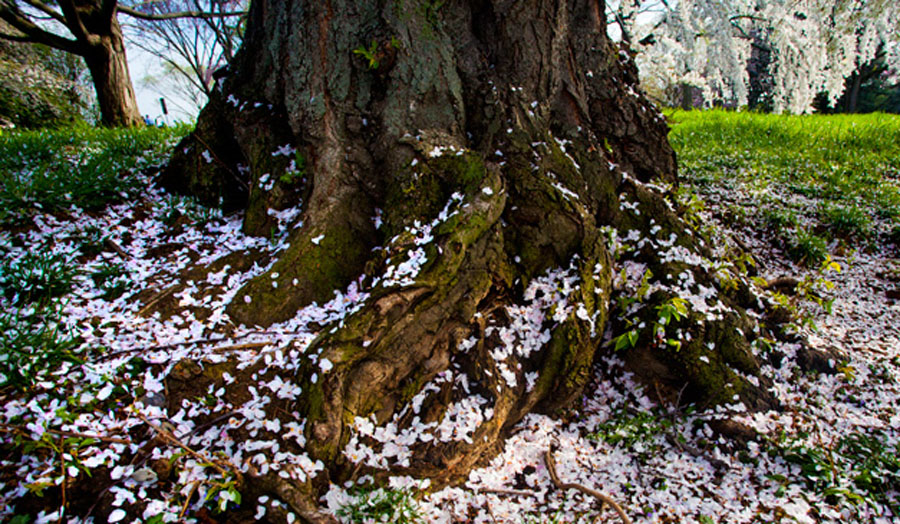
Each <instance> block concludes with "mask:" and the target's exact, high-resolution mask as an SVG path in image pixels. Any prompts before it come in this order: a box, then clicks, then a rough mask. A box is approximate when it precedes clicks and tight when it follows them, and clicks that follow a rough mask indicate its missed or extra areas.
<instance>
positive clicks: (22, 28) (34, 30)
mask: <svg viewBox="0 0 900 524" xmlns="http://www.w3.org/2000/svg"><path fill="white" fill-rule="evenodd" d="M0 19H3V20H4V21H6V23H8V24H9V25H11V26H13V28H14V29H16V30H18V31H19V32H21V33H22V36H21V37H18V36H15V35H5V36H4V38H6V39H7V40H15V41H18V42H32V43H38V44H44V45H46V46H50V47H53V48H55V49H59V50H62V51H65V52H67V53H72V54H75V55H81V54H83V50H82V47H81V45H80V43H79V42H77V41H75V40H69V39H68V38H63V37H61V36H59V35H57V34H54V33H51V32H49V31H45V30H43V29H41V28H40V27H38V26H37V25H36V24H35V23H34V22H32V21H31V20H29V19H28V18H26V17H25V15H23V14H22V12H21V11H19V10H18V8H16V7H15V4H12V3H10V2H3V3H2V4H0ZM9 37H12V38H9Z"/></svg>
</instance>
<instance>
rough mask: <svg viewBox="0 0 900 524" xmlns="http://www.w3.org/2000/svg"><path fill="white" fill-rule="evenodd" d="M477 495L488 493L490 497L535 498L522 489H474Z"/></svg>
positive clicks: (532, 493)
mask: <svg viewBox="0 0 900 524" xmlns="http://www.w3.org/2000/svg"><path fill="white" fill-rule="evenodd" d="M475 491H476V492H477V493H489V494H491V495H512V496H519V497H537V496H538V494H537V493H535V492H534V491H525V490H524V489H499V488H475Z"/></svg>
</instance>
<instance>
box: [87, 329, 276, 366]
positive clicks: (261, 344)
mask: <svg viewBox="0 0 900 524" xmlns="http://www.w3.org/2000/svg"><path fill="white" fill-rule="evenodd" d="M260 334H266V332H259V333H255V332H254V333H245V334H242V335H235V336H232V337H228V338H226V337H222V338H214V339H210V338H203V339H194V340H185V341H183V342H173V343H171V344H161V345H159V346H139V347H133V348H129V349H123V350H121V351H115V352H113V353H107V354H105V355H101V356H100V357H98V358H97V361H104V360H109V359H111V358H115V357H119V356H122V355H128V354H129V353H142V352H145V351H162V350H165V349H177V348H180V347H185V346H202V345H206V344H214V343H216V342H226V341H228V340H237V339H240V338H247V337H252V336H254V335H260ZM285 335H288V336H290V335H291V334H290V333H285ZM277 343H278V342H277V341H275V340H266V341H263V342H248V343H246V344H236V345H233V346H220V347H217V348H212V349H211V350H210V351H217V352H225V351H239V350H241V349H255V348H261V347H265V346H268V345H271V344H277Z"/></svg>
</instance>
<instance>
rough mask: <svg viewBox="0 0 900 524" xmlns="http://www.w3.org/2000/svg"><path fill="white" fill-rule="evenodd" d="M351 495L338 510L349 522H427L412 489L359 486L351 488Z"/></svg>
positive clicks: (413, 523)
mask: <svg viewBox="0 0 900 524" xmlns="http://www.w3.org/2000/svg"><path fill="white" fill-rule="evenodd" d="M350 495H351V496H352V497H353V499H352V500H351V501H350V502H349V503H347V504H346V505H344V506H343V507H341V508H340V509H339V510H338V511H337V515H338V516H339V517H343V518H344V519H346V520H347V521H348V522H354V523H356V522H359V523H367V522H393V523H396V524H418V523H424V522H425V520H424V519H423V518H422V516H421V515H420V514H419V509H418V507H417V505H416V501H415V499H414V498H413V495H412V493H411V492H410V491H407V490H398V489H387V488H375V487H372V486H365V487H362V486H357V487H355V488H353V489H351V490H350Z"/></svg>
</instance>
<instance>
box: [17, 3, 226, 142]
mask: <svg viewBox="0 0 900 524" xmlns="http://www.w3.org/2000/svg"><path fill="white" fill-rule="evenodd" d="M119 13H125V14H128V15H130V16H133V17H137V18H142V19H147V20H150V19H156V20H164V19H171V18H178V17H218V16H227V15H228V13H224V14H223V13H217V14H211V13H201V12H181V13H167V14H165V15H151V14H146V13H141V12H140V11H136V10H134V9H131V8H129V7H127V6H122V5H119V4H118V3H117V1H116V0H77V1H76V0H58V1H57V2H53V3H45V2H43V1H41V0H0V19H2V20H4V21H6V22H7V23H8V24H9V25H10V26H12V27H13V28H14V29H15V32H13V33H5V32H4V33H0V38H4V39H6V40H13V41H18V42H30V43H37V44H43V45H46V46H48V47H52V48H54V49H59V50H61V51H64V52H66V53H70V54H73V55H78V56H80V57H82V58H83V59H84V61H85V64H86V65H87V68H88V70H89V71H90V73H91V80H92V81H93V84H94V90H95V92H96V95H97V104H98V105H99V107H100V115H101V122H102V123H103V124H104V125H109V126H130V125H138V124H140V123H142V121H143V120H142V118H141V115H140V113H139V112H138V108H137V101H136V100H135V96H134V88H133V87H132V83H131V76H130V74H129V72H128V62H127V59H126V56H125V44H124V41H123V38H122V28H121V26H120V24H119V21H118V18H117V14H119ZM57 30H59V32H57Z"/></svg>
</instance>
